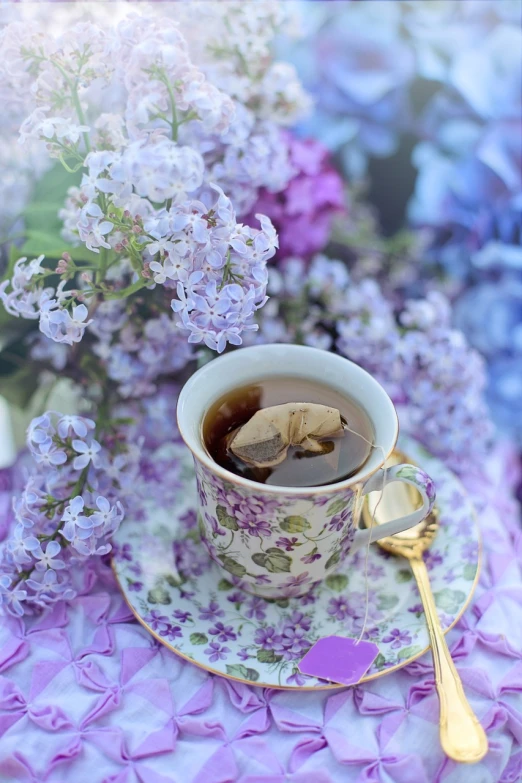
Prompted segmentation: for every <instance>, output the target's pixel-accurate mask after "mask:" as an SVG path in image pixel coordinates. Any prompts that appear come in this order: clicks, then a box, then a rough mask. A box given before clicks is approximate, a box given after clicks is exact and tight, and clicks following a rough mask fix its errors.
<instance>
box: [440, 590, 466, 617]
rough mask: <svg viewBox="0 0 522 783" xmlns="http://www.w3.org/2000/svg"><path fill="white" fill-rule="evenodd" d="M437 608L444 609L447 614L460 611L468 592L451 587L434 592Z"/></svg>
mask: <svg viewBox="0 0 522 783" xmlns="http://www.w3.org/2000/svg"><path fill="white" fill-rule="evenodd" d="M434 597H435V603H436V605H437V609H442V611H443V612H446V613H447V614H455V613H456V612H458V610H459V609H460V607H461V606H462V604H463V603H464V602H465V600H466V594H465V593H463V592H462V590H451V588H449V587H443V588H442V590H439V591H438V592H436V593H434Z"/></svg>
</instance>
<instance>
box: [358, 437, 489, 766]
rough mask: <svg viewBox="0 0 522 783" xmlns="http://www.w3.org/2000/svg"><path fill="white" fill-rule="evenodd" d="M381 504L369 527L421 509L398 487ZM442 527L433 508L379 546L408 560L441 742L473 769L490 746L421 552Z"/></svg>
mask: <svg viewBox="0 0 522 783" xmlns="http://www.w3.org/2000/svg"><path fill="white" fill-rule="evenodd" d="M402 462H411V460H410V459H408V457H406V456H405V455H404V454H402V453H401V452H400V451H398V450H395V451H394V452H393V454H392V456H391V457H390V458H389V459H388V461H387V462H386V465H387V466H388V467H389V466H391V465H399V464H401V463H402ZM378 503H379V495H378V494H377V493H376V492H373V493H372V494H371V495H369V496H368V499H367V502H366V503H365V505H364V508H363V521H364V524H365V525H366V527H370V525H371V524H372V514H373V513H375V520H374V524H383V523H384V522H387V521H388V520H390V519H394V518H397V517H399V516H404V515H405V514H409V513H411V511H412V509H414V508H417V507H418V506H420V496H419V495H418V493H417V490H416V489H415V488H414V487H410V486H408V485H407V484H404V483H402V482H398V481H396V482H393V483H392V484H390V485H389V486H388V487H386V489H385V490H384V492H383V495H382V500H381V502H380V503H379V505H377V504H378ZM438 526H439V525H438V510H437V508H435V509H434V510H433V511H432V512H431V514H429V515H428V516H427V517H426V519H425V520H423V521H422V522H420V523H419V524H418V525H416V526H415V527H412V528H410V529H409V530H405V531H404V532H402V533H397V534H396V535H394V536H389V537H387V538H380V539H379V540H378V541H377V542H376V543H377V544H378V545H379V546H381V547H382V548H383V549H385V550H386V551H387V552H391V553H392V554H394V555H399V556H402V557H405V558H406V559H407V560H409V562H410V565H411V569H412V571H413V575H414V576H415V579H416V580H417V585H418V588H419V592H420V596H421V601H422V605H423V607H424V614H425V615H426V624H427V626H428V633H429V636H430V642H431V649H432V652H433V662H434V666H435V683H436V686H437V693H438V695H439V701H440V720H439V725H440V742H441V745H442V748H443V750H444V753H445V754H446V755H447V756H449V758H450V759H453V760H454V761H460V762H464V763H466V764H475V763H476V762H477V761H480V760H481V759H483V758H484V756H485V755H486V753H487V752H488V740H487V737H486V734H485V732H484V729H483V728H482V726H481V725H480V723H479V721H478V718H477V716H476V715H475V713H474V712H473V710H472V709H471V706H470V705H469V702H468V700H467V699H466V695H465V693H464V689H463V687H462V682H461V679H460V677H459V674H458V672H457V670H456V668H455V664H454V663H453V661H452V659H451V655H450V651H449V650H448V645H447V644H446V639H445V636H444V633H443V631H442V627H441V624H440V620H439V616H438V614H437V609H436V606H435V600H434V598H433V593H432V591H431V587H430V582H429V577H428V570H427V568H426V565H425V563H424V560H423V552H424V551H425V550H426V549H428V547H429V546H431V543H432V541H433V539H434V538H435V536H436V534H437V530H438Z"/></svg>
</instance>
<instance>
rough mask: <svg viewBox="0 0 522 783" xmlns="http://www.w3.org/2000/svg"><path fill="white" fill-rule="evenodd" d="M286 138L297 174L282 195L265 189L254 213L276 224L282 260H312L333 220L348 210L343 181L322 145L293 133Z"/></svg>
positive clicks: (322, 243) (326, 239) (326, 235)
mask: <svg viewBox="0 0 522 783" xmlns="http://www.w3.org/2000/svg"><path fill="white" fill-rule="evenodd" d="M285 136H286V139H287V143H288V146H289V151H290V160H291V163H292V165H293V167H294V170H295V175H294V176H293V177H292V179H291V180H290V182H289V183H288V185H287V187H286V189H285V190H284V191H282V192H280V193H272V192H270V191H269V190H267V189H266V188H265V189H263V190H262V191H261V193H260V196H259V199H258V201H257V202H256V205H255V211H256V212H262V213H263V214H265V215H268V217H269V218H270V219H271V220H272V221H273V223H274V225H275V227H276V229H277V232H278V235H279V252H278V257H279V258H287V257H288V256H293V255H296V256H299V257H300V258H307V259H309V258H311V256H312V255H313V254H314V253H316V252H317V251H318V250H322V249H323V248H324V247H325V246H326V244H327V242H328V239H329V237H330V231H331V227H332V221H333V218H334V217H335V215H336V214H338V213H340V212H342V211H343V210H344V209H345V198H344V193H343V182H342V179H341V177H340V175H339V173H338V172H337V171H336V170H335V169H334V168H333V166H332V164H331V161H330V159H329V155H328V151H327V149H326V147H324V145H323V144H321V143H320V142H318V141H314V140H313V139H306V140H302V139H299V138H297V137H295V136H293V135H291V134H290V133H286V134H285Z"/></svg>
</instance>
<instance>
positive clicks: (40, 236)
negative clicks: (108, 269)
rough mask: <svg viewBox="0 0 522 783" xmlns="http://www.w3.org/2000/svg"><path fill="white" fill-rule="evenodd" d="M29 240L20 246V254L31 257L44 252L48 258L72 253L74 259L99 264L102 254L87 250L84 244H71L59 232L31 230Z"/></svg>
mask: <svg viewBox="0 0 522 783" xmlns="http://www.w3.org/2000/svg"><path fill="white" fill-rule="evenodd" d="M26 236H27V240H26V241H25V242H24V244H23V245H22V247H21V248H20V255H22V256H27V257H28V258H31V257H32V256H39V255H41V253H43V254H44V255H45V256H46V257H47V258H61V256H62V255H63V253H70V255H71V258H72V259H73V261H90V262H91V263H93V264H98V263H99V260H100V256H99V254H98V253H93V252H92V250H87V248H86V247H85V246H84V245H78V247H74V246H73V245H69V244H68V243H67V242H66V241H65V239H62V238H61V237H60V235H59V234H50V233H49V232H48V231H36V230H31V231H27V232H26Z"/></svg>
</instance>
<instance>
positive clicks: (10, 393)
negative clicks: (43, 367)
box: [0, 367, 39, 408]
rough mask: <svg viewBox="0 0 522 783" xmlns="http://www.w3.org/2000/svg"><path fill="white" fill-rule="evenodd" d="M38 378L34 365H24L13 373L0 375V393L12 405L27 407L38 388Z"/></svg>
mask: <svg viewBox="0 0 522 783" xmlns="http://www.w3.org/2000/svg"><path fill="white" fill-rule="evenodd" d="M38 378H39V376H38V373H37V372H35V371H34V367H22V368H21V369H20V370H17V371H16V372H14V373H12V374H11V375H7V376H4V377H0V394H1V395H2V396H3V397H5V398H6V400H7V401H8V402H10V403H11V404H12V405H16V406H17V407H18V408H26V407H27V406H28V405H29V403H30V402H31V399H32V397H33V394H34V393H35V392H36V390H37V389H38Z"/></svg>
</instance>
